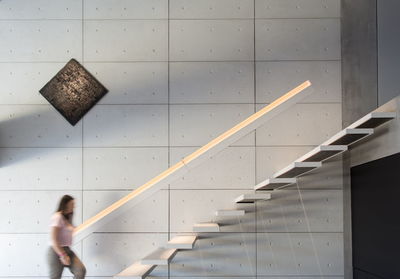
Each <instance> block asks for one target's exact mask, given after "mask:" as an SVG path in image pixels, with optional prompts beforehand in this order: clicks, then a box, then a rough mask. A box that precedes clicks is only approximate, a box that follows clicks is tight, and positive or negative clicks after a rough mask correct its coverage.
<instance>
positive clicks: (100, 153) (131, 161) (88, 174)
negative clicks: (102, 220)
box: [83, 147, 168, 190]
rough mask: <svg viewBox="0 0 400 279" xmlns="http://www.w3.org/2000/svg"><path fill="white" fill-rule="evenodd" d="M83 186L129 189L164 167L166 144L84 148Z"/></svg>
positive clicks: (166, 155) (86, 187) (166, 152)
mask: <svg viewBox="0 0 400 279" xmlns="http://www.w3.org/2000/svg"><path fill="white" fill-rule="evenodd" d="M83 158H84V160H83V181H84V183H83V188H84V189H127V190H133V189H135V188H137V187H139V186H141V185H142V184H144V183H145V182H147V181H148V180H150V179H151V178H153V177H154V176H156V175H158V174H159V173H161V172H162V171H164V170H166V169H167V168H168V148H167V147H164V148H85V149H84V156H83Z"/></svg>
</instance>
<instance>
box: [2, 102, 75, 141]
mask: <svg viewBox="0 0 400 279" xmlns="http://www.w3.org/2000/svg"><path fill="white" fill-rule="evenodd" d="M81 125H82V124H81V122H78V123H77V124H76V125H75V126H71V125H70V124H69V123H68V122H67V121H66V120H65V118H64V117H63V116H62V115H61V114H60V113H59V112H58V111H57V110H56V109H55V108H54V107H53V106H51V105H15V106H1V110H0V128H1V131H2V132H1V134H0V146H1V147H79V146H81V141H82V139H81V136H82V126H81Z"/></svg>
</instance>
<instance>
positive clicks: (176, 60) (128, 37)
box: [0, 0, 343, 278]
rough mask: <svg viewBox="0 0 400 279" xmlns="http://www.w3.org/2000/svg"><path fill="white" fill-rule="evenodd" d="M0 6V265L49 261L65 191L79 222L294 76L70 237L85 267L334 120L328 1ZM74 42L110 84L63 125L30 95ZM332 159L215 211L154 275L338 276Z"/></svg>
mask: <svg viewBox="0 0 400 279" xmlns="http://www.w3.org/2000/svg"><path fill="white" fill-rule="evenodd" d="M0 19H1V20H0V34H1V38H2V40H1V41H2V43H1V44H0V73H1V75H0V76H1V77H2V78H1V80H2V82H1V84H2V86H1V88H0V106H1V110H0V121H1V122H0V131H1V132H0V147H1V148H0V152H1V154H0V165H1V168H0V190H1V195H0V200H1V202H0V214H1V215H0V216H1V218H0V220H1V221H0V222H1V223H0V230H1V231H0V233H1V234H0V250H1V251H2V252H1V253H0V277H3V278H8V277H13V276H19V277H24V278H32V277H35V278H37V277H44V276H46V275H47V265H46V261H45V257H44V253H45V250H46V249H47V240H48V235H47V233H48V220H49V217H50V215H51V214H52V212H53V211H54V210H55V207H56V204H57V202H58V200H59V198H60V197H61V196H62V195H63V194H65V193H68V194H72V195H73V196H74V197H76V199H77V207H76V216H75V224H79V223H81V222H82V221H83V220H85V219H87V218H88V217H90V216H91V215H93V214H95V213H96V212H97V211H98V210H100V209H102V208H104V207H105V206H107V205H109V204H110V203H112V202H113V201H115V200H117V199H118V198H120V197H122V196H123V195H125V194H127V193H128V192H129V191H130V190H132V189H134V188H135V187H138V186H140V185H141V183H143V182H145V181H146V180H148V179H150V178H151V177H153V176H154V175H156V174H158V173H159V172H160V171H162V170H164V169H166V168H167V167H168V166H169V165H171V164H173V163H174V162H176V161H177V160H179V159H180V158H181V157H182V156H184V155H186V154H188V153H189V152H191V151H192V150H194V149H195V148H196V147H198V146H200V145H202V144H204V143H206V142H207V141H208V140H210V139H212V138H214V137H215V136H216V135H218V133H220V132H222V131H224V130H226V129H227V128H229V127H230V126H232V125H233V124H235V123H237V122H238V121H240V120H242V119H244V118H245V117H246V116H248V115H250V114H252V113H253V112H255V111H256V110H257V109H258V108H260V107H261V106H263V105H265V104H267V103H269V102H271V101H272V100H274V99H275V98H277V97H279V96H280V95H281V94H283V93H284V92H286V91H287V90H288V89H290V88H291V87H293V86H295V85H297V84H298V83H300V82H302V81H304V80H305V79H310V80H311V81H312V82H313V83H314V89H315V93H314V94H313V95H312V96H310V97H308V98H307V99H306V100H304V101H303V102H302V103H301V104H298V105H296V106H294V107H293V109H291V110H290V111H288V112H286V113H284V114H282V115H281V116H280V117H279V118H276V119H274V120H273V121H271V122H269V123H268V124H267V125H265V126H263V127H261V128H260V129H258V130H257V131H254V132H253V133H251V134H249V135H247V136H246V137H244V138H242V139H241V140H239V141H238V142H237V143H235V144H234V145H232V146H231V147H229V148H227V149H226V150H224V151H223V152H221V153H220V154H219V155H218V156H215V157H214V158H211V159H210V161H209V162H207V163H206V164H203V165H202V166H199V167H198V168H197V169H195V170H193V171H191V172H190V173H188V174H187V175H186V176H185V177H182V178H180V179H179V180H177V181H176V182H174V183H172V184H171V185H170V187H169V188H168V189H164V190H161V191H160V192H158V193H157V194H155V195H154V196H153V197H151V198H149V199H147V200H146V201H144V202H142V203H141V204H140V205H138V206H137V207H135V208H134V209H132V210H131V211H130V212H128V213H126V214H124V215H122V216H121V217H120V218H118V219H116V220H115V221H113V222H112V223H110V224H109V225H107V226H105V227H104V228H103V229H102V230H101V231H99V232H97V233H95V234H93V235H91V236H90V237H88V238H87V239H85V240H84V241H83V242H82V243H80V244H79V245H77V246H76V247H74V249H75V250H76V251H77V253H78V254H79V256H80V257H81V258H82V260H83V262H84V263H85V264H86V267H87V270H88V274H87V275H88V276H89V277H110V276H112V275H114V274H115V273H117V272H119V271H121V270H122V269H123V268H124V267H126V266H127V265H130V264H131V263H133V262H134V261H135V260H138V259H140V258H141V257H143V256H144V255H146V254H147V253H149V252H150V251H151V250H153V249H154V248H156V247H157V246H159V245H163V244H164V243H165V242H166V241H167V239H168V238H169V237H171V236H173V235H174V234H175V233H178V232H189V231H191V226H192V225H193V223H194V222H200V221H210V220H212V219H214V218H215V217H213V213H214V210H216V209H227V208H234V205H233V203H232V200H233V199H234V198H235V197H236V196H237V195H239V194H242V193H243V192H245V191H249V190H251V189H252V187H253V186H254V185H255V184H256V183H257V182H260V181H261V180H263V179H265V178H267V177H268V175H270V174H272V173H273V172H275V171H277V170H279V169H280V168H281V167H284V166H285V165H286V164H288V163H290V162H291V160H294V159H296V158H297V157H298V156H300V155H302V154H304V153H305V152H307V151H308V150H310V149H312V148H313V147H314V146H315V145H318V144H320V143H321V142H323V141H324V140H325V139H327V138H329V137H330V136H331V135H333V134H334V133H335V132H337V131H338V130H340V128H341V123H342V119H341V115H342V107H341V67H340V63H341V53H340V1H339V0H302V1H296V2H294V1H289V0H287V1H286V0H285V1H283V0H268V1H267V0H218V1H217V0H207V1H205V0H201V1H199V0H198V1H194V0H170V1H167V0H151V1H149V0H135V1H128V0H125V1H123V0H120V1H110V0H108V1H107V0H102V1H94V0H63V1H62V0H60V1H52V0H40V1H39V0H37V1H29V0H25V1H23V0H21V1H12V0H3V1H0ZM72 57H74V58H76V59H77V60H78V61H80V62H81V63H83V64H84V66H85V67H87V69H89V70H90V71H91V72H92V73H93V74H94V75H95V76H96V77H97V78H98V79H99V80H100V81H101V82H102V83H103V84H104V85H105V86H106V87H107V88H108V89H109V90H110V92H109V93H108V94H107V95H106V96H105V97H104V98H103V99H102V100H101V101H100V103H99V104H98V105H96V106H95V107H94V108H93V109H92V110H91V111H90V112H89V113H88V114H87V115H86V116H85V117H84V119H83V121H80V122H79V123H78V124H77V125H76V126H74V127H72V126H70V125H69V124H68V123H67V122H66V121H65V120H64V119H63V118H62V117H61V116H60V115H59V114H58V113H57V112H56V111H55V110H54V109H53V108H52V107H51V106H50V105H49V104H48V103H47V102H46V101H45V99H44V98H42V97H41V96H40V95H39V94H38V90H39V89H40V88H41V87H42V86H43V85H44V84H45V83H46V82H47V81H48V80H49V79H50V78H51V77H52V76H53V75H54V74H55V73H56V72H57V71H58V70H59V69H60V68H61V67H62V66H63V65H64V64H65V63H66V62H67V61H68V60H69V59H70V58H72ZM341 171H342V168H341V161H340V160H336V161H331V162H329V163H327V164H325V165H324V167H323V168H322V169H320V170H318V171H317V172H315V173H312V174H310V175H307V176H305V177H303V178H302V179H301V182H300V184H299V187H298V188H297V187H293V188H292V189H288V190H285V191H279V192H277V193H274V200H272V201H271V202H269V203H257V204H256V205H246V206H244V207H245V208H246V209H247V210H248V211H249V212H250V213H249V214H247V215H246V216H245V217H244V218H242V219H223V220H219V219H218V220H217V221H220V222H221V223H223V224H225V225H226V226H223V227H222V233H219V234H206V235H204V236H202V238H201V239H200V240H199V241H198V242H197V244H196V249H195V250H194V251H188V252H184V253H180V254H179V255H178V256H177V257H176V258H175V259H174V260H173V262H172V263H171V266H170V269H169V270H167V269H166V268H157V269H156V270H155V272H154V274H155V275H157V276H170V277H185V278H207V277H210V276H220V277H223V278H233V277H235V276H240V277H241V278H267V277H268V278H274V276H275V277H279V278H286V277H288V276H294V278H308V277H312V278H320V277H321V278H322V277H324V276H327V275H329V276H333V278H336V277H338V278H341V277H343V220H342V179H341V178H342V174H341ZM65 274H66V275H68V274H69V273H68V272H66V273H65ZM290 278H292V277H290Z"/></svg>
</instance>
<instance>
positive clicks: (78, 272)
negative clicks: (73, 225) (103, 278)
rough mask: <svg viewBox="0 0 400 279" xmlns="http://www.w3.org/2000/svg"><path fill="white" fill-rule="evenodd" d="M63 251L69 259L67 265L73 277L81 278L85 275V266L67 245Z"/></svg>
mask: <svg viewBox="0 0 400 279" xmlns="http://www.w3.org/2000/svg"><path fill="white" fill-rule="evenodd" d="M65 251H66V252H67V254H68V256H69V257H70V259H71V265H70V266H68V268H69V270H71V273H72V274H73V275H74V279H83V278H85V275H86V268H85V266H84V265H83V263H82V262H81V260H80V259H79V258H78V256H77V255H76V254H75V253H74V252H73V251H72V250H71V249H69V248H68V247H66V249H65Z"/></svg>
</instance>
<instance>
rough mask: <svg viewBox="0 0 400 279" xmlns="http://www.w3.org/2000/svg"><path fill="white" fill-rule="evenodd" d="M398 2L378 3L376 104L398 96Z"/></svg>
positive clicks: (399, 84) (399, 51)
mask: <svg viewBox="0 0 400 279" xmlns="http://www.w3.org/2000/svg"><path fill="white" fill-rule="evenodd" d="M399 11H400V1H399V0H385V1H378V12H377V14H378V62H379V63H378V103H379V105H383V104H385V103H386V102H388V101H390V100H391V99H393V98H394V97H397V96H398V95H399V94H400V78H399V72H400V71H399V69H400V36H399V35H398V34H399V26H400V17H399Z"/></svg>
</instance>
